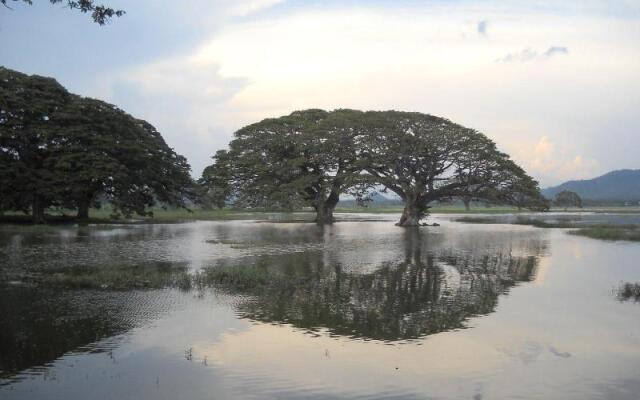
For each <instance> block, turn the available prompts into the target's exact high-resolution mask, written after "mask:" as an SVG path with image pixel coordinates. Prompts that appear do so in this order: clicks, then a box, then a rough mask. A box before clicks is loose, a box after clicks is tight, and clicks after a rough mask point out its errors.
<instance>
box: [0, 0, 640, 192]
mask: <svg viewBox="0 0 640 400" xmlns="http://www.w3.org/2000/svg"><path fill="white" fill-rule="evenodd" d="M10 3H13V2H10ZM34 3H36V4H34V5H33V6H28V5H26V4H22V2H18V3H13V4H11V8H12V10H9V9H6V8H4V7H0V65H3V66H5V67H8V68H12V69H16V70H19V71H22V72H25V73H29V74H38V75H44V76H52V77H55V78H56V79H57V80H58V81H59V82H60V83H62V84H63V85H64V86H65V87H67V88H68V89H69V90H70V91H72V92H74V93H77V94H81V95H83V96H89V97H95V98H100V99H103V100H106V101H108V102H111V103H114V104H116V105H118V106H119V107H121V108H122V109H124V110H125V111H127V112H129V113H130V114H132V115H134V116H136V117H138V118H143V119H145V120H147V121H149V122H151V123H152V124H153V125H155V126H156V127H157V128H158V129H159V131H160V132H161V133H162V134H163V136H164V138H165V140H166V141H167V143H168V144H169V145H170V146H171V147H173V148H174V149H175V150H176V151H177V152H178V153H180V154H182V155H184V156H186V157H187V159H188V160H189V162H190V163H191V165H192V168H193V171H192V173H193V175H194V177H198V176H199V175H200V174H201V172H202V169H203V168H204V167H205V166H206V165H208V164H210V161H211V160H210V157H211V156H212V155H213V154H214V153H215V151H216V150H218V149H222V148H226V146H227V144H228V142H229V140H231V138H232V136H233V132H234V131H236V130H237V129H239V128H241V127H242V126H244V125H247V124H249V123H253V122H257V121H260V120H262V119H264V118H268V117H277V116H280V115H285V114H289V113H290V112H292V111H294V110H300V109H305V108H323V109H327V110H331V109H336V108H354V109H361V110H389V109H395V110H403V111H418V112H423V113H428V114H433V115H437V116H441V117H445V118H448V119H450V120H452V121H454V122H457V123H460V124H462V125H465V126H467V127H470V128H474V129H476V130H478V131H480V132H483V133H484V134H486V135H487V136H489V137H490V138H492V139H493V140H494V141H495V142H496V143H497V144H498V147H499V148H500V149H501V150H502V151H504V152H507V153H508V154H510V155H511V156H512V158H513V159H514V160H515V161H516V162H518V163H519V164H520V165H522V166H523V167H524V168H525V169H526V170H527V171H528V172H529V173H530V174H531V175H532V176H533V177H534V178H536V179H538V180H539V181H540V183H541V185H542V186H549V185H555V184H558V183H561V182H563V181H565V180H568V179H585V178H591V177H594V176H598V175H601V174H603V173H606V172H608V171H610V170H614V169H622V168H633V169H638V168H640V157H638V153H639V151H640V128H639V127H640V109H639V107H638V106H639V105H640V1H624V0H621V1H597V0H582V1H573V0H566V1H543V0H538V1H537V0H531V1H492V0H487V1H464V0H459V1H456V0H452V1H442V0H441V1H415V0H414V1H410V0H395V1H392V0H386V1H372V0H369V1H355V0H342V1H320V0H316V1H302V0H181V1H176V0H174V1H170V0H136V1H126V0H102V3H104V4H106V5H109V6H112V7H114V8H121V9H124V10H126V12H127V13H126V15H125V16H123V17H121V18H116V19H113V20H112V21H111V22H110V23H109V24H107V25H105V26H99V25H97V24H95V23H93V22H92V21H91V19H90V18H89V16H87V15H84V14H81V13H79V12H77V11H71V10H69V9H67V8H65V7H62V6H61V5H51V4H49V3H48V2H47V1H44V0H39V1H36V2H34Z"/></svg>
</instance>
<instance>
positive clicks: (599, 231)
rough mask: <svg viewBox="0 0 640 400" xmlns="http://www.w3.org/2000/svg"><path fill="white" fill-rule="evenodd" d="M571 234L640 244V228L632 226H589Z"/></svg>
mask: <svg viewBox="0 0 640 400" xmlns="http://www.w3.org/2000/svg"><path fill="white" fill-rule="evenodd" d="M569 233H570V234H572V235H578V236H585V237H589V238H593V239H601V240H627V241H632V242H640V227H639V226H632V225H610V226H606V225H604V226H602V225H601V226H589V227H584V228H579V229H577V230H575V231H570V232H569Z"/></svg>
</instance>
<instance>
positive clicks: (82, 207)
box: [77, 201, 90, 220]
mask: <svg viewBox="0 0 640 400" xmlns="http://www.w3.org/2000/svg"><path fill="white" fill-rule="evenodd" d="M89 203H90V202H89V201H86V202H85V201H83V202H82V203H80V204H78V214H77V218H78V219H80V220H87V219H89Z"/></svg>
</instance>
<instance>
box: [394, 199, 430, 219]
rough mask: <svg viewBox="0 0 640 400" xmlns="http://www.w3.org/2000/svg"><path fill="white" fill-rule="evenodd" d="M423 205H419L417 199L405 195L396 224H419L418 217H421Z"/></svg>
mask: <svg viewBox="0 0 640 400" xmlns="http://www.w3.org/2000/svg"><path fill="white" fill-rule="evenodd" d="M423 212H424V207H421V206H420V204H419V202H418V200H417V199H415V198H411V197H407V198H406V199H405V205H404V210H403V211H402V216H401V217H400V221H399V222H398V223H397V224H396V225H398V226H420V219H421V218H422V217H423Z"/></svg>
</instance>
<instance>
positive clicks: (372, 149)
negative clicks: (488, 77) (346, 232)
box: [200, 109, 549, 226]
mask: <svg viewBox="0 0 640 400" xmlns="http://www.w3.org/2000/svg"><path fill="white" fill-rule="evenodd" d="M200 184H201V187H202V188H203V195H204V199H205V201H206V202H208V203H209V204H215V205H217V206H219V207H222V206H224V205H225V204H227V203H229V202H232V203H234V204H235V205H236V206H240V207H266V208H273V207H279V208H292V209H293V208H296V207H300V206H309V207H312V208H313V209H314V210H315V212H316V221H317V222H318V223H320V224H325V223H331V222H332V221H333V211H334V209H335V207H336V205H337V204H338V202H339V200H340V195H351V196H353V197H354V198H356V199H357V200H358V201H359V202H363V203H364V202H366V201H367V199H368V196H369V195H370V194H371V193H372V191H373V190H374V189H376V188H379V187H382V188H383V189H382V190H383V191H391V192H393V193H395V194H396V195H398V196H399V197H400V198H401V199H402V201H403V202H404V204H405V207H404V211H403V213H402V216H401V218H400V221H399V222H398V225H401V226H415V225H419V224H420V220H421V219H422V218H424V217H425V215H426V214H427V211H428V209H429V204H431V203H432V202H435V201H451V200H454V199H459V200H462V201H465V202H467V201H471V200H475V201H484V202H487V203H494V204H505V205H513V206H516V207H518V208H528V209H532V210H546V209H548V208H549V202H548V201H547V200H546V199H545V198H544V197H543V196H542V195H541V193H540V189H539V187H538V183H537V182H536V181H535V180H534V179H533V178H531V177H530V176H529V175H527V174H526V172H525V171H524V170H523V169H522V168H520V167H519V166H518V165H517V164H516V163H515V162H513V161H512V160H511V159H510V158H509V156H508V155H506V154H504V153H502V152H500V151H499V150H498V149H497V148H496V145H495V143H494V142H493V141H491V140H490V139H489V138H487V137H486V136H485V135H483V134H482V133H480V132H477V131H475V130H473V129H469V128H465V127H463V126H461V125H458V124H455V123H453V122H451V121H449V120H446V119H443V118H439V117H435V116H432V115H427V114H421V113H410V112H399V111H383V112H379V111H369V112H363V111H357V110H335V111H331V112H327V111H324V110H317V109H311V110H304V111H296V112H294V113H292V114H290V115H287V116H283V117H280V118H270V119H265V120H263V121H261V122H258V123H255V124H251V125H249V126H246V127H244V128H242V129H240V130H239V131H237V132H236V133H235V137H234V139H233V140H232V141H231V143H230V144H229V149H228V150H221V151H218V152H217V153H216V154H215V156H214V157H213V164H212V165H211V166H209V167H207V168H206V169H205V170H204V173H203V176H202V178H201V180H200Z"/></svg>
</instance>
